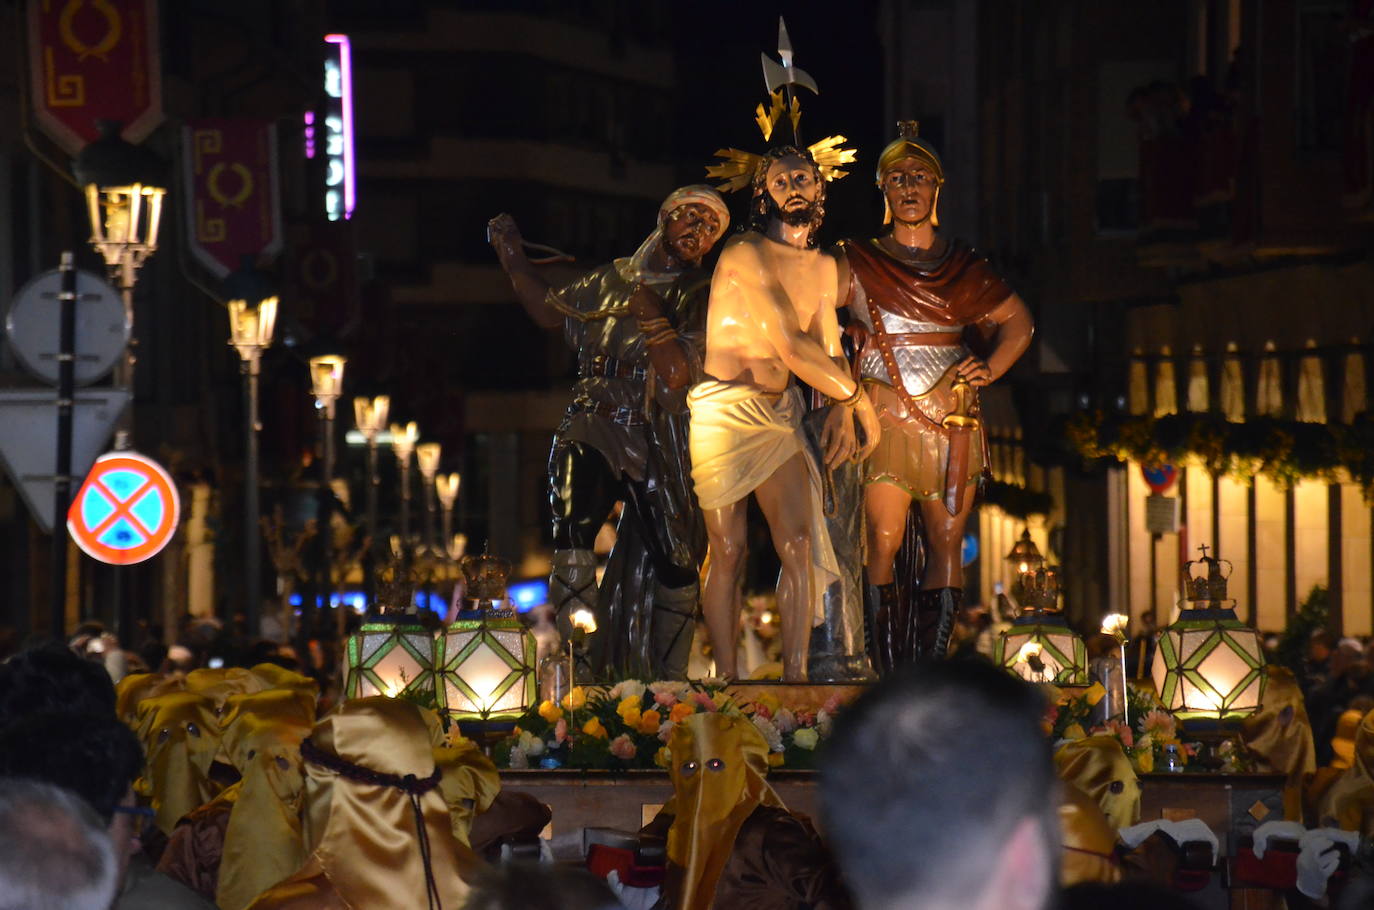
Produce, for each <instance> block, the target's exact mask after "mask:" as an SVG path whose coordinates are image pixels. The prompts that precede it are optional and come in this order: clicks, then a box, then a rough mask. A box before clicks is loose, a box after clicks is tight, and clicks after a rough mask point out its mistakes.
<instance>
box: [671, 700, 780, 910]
mask: <svg viewBox="0 0 1374 910" xmlns="http://www.w3.org/2000/svg"><path fill="white" fill-rule="evenodd" d="M668 751H669V754H670V764H669V766H668V773H669V776H670V777H671V778H672V781H673V806H674V816H673V824H672V827H671V828H669V829H668V860H669V862H670V863H671V864H672V867H673V868H672V869H671V872H670V874H672V875H674V876H675V877H676V876H680V880H681V886H680V888H677V889H673V890H675V891H676V893H678V894H680V895H681V902H680V904H679V910H707V908H709V907H711V906H712V902H713V900H714V897H715V892H716V883H717V881H718V880H719V879H720V874H721V870H722V869H724V868H725V863H726V861H727V860H728V859H729V858H730V852H731V850H732V849H733V848H734V845H735V835H736V834H737V833H738V832H739V829H740V826H741V825H743V824H744V821H745V819H747V818H748V817H749V816H750V814H752V813H753V812H754V810H755V809H757V808H758V807H759V806H774V807H777V808H780V809H781V808H785V807H784V806H783V804H782V800H780V799H778V796H777V794H776V793H774V792H773V788H772V787H770V786H768V781H767V780H766V779H765V776H766V775H767V773H768V743H767V742H765V741H764V738H763V734H761V733H759V731H758V730H757V729H756V728H755V727H754V725H753V724H752V723H751V722H750V721H749V720H748V719H746V718H744V717H736V716H731V715H726V714H715V713H706V714H693V715H691V716H690V717H688V718H687V719H686V720H684V721H683V722H682V723H680V724H678V725H677V726H676V727H674V728H673V732H672V734H671V735H670V736H669V738H668Z"/></svg>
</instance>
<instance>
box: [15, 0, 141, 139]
mask: <svg viewBox="0 0 1374 910" xmlns="http://www.w3.org/2000/svg"><path fill="white" fill-rule="evenodd" d="M28 22H29V90H30V94H31V96H32V98H33V113H34V119H35V121H36V124H37V126H38V127H39V129H41V130H42V131H43V132H44V133H46V134H47V135H48V136H49V137H51V138H52V140H53V141H54V142H56V143H57V144H58V145H60V146H61V147H62V148H63V149H64V150H65V151H66V152H67V153H68V154H70V155H73V156H75V155H76V153H77V152H79V151H81V148H82V146H84V145H86V143H88V142H90V141H92V140H94V139H97V138H99V135H100V134H99V132H98V131H97V130H96V128H95V121H96V120H118V121H120V122H121V123H123V124H124V131H123V136H124V138H125V139H127V140H128V141H130V142H135V143H136V142H141V141H142V140H144V139H146V138H147V137H148V134H149V133H151V132H152V131H153V130H154V129H155V128H156V127H157V125H158V124H159V123H161V122H162V61H161V58H160V56H159V52H158V33H157V0H29V5H28Z"/></svg>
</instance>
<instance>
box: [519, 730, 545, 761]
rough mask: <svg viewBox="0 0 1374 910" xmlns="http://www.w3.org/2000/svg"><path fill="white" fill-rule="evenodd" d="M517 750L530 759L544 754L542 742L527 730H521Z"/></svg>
mask: <svg viewBox="0 0 1374 910" xmlns="http://www.w3.org/2000/svg"><path fill="white" fill-rule="evenodd" d="M517 748H519V749H520V751H521V752H523V753H525V755H527V756H529V757H530V758H538V757H539V756H541V755H543V754H544V741H543V740H542V739H540V738H539V737H537V736H535V735H534V734H533V733H531V732H530V731H528V730H521V731H520V744H519V746H518V747H517Z"/></svg>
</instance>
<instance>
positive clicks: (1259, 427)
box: [1063, 411, 1374, 498]
mask: <svg viewBox="0 0 1374 910" xmlns="http://www.w3.org/2000/svg"><path fill="white" fill-rule="evenodd" d="M1063 438H1064V441H1065V442H1066V443H1067V444H1068V446H1069V448H1070V449H1072V450H1073V451H1075V452H1076V453H1078V455H1079V456H1080V457H1081V458H1082V459H1083V460H1084V461H1085V462H1088V463H1092V462H1095V461H1097V460H1099V459H1103V458H1111V459H1115V460H1117V461H1127V460H1132V461H1138V462H1141V463H1143V464H1161V463H1177V462H1179V461H1182V460H1183V459H1185V458H1193V459H1196V460H1198V461H1200V462H1201V463H1202V464H1203V465H1204V466H1205V467H1206V469H1207V470H1208V471H1209V472H1210V473H1212V474H1214V475H1221V474H1229V475H1230V476H1232V477H1233V478H1235V479H1236V480H1239V481H1241V482H1244V483H1249V482H1251V481H1252V480H1253V479H1254V477H1255V475H1256V474H1262V475H1264V476H1265V477H1268V478H1269V479H1270V480H1272V481H1273V482H1274V483H1276V484H1279V485H1280V486H1284V487H1287V486H1291V485H1292V484H1293V483H1294V481H1296V480H1298V479H1300V478H1313V479H1316V480H1322V481H1325V482H1328V483H1330V482H1335V481H1337V480H1340V479H1343V475H1349V478H1350V480H1351V481H1353V482H1354V483H1357V484H1359V485H1360V486H1361V487H1362V488H1363V489H1364V491H1365V496H1366V498H1374V422H1371V420H1370V419H1369V418H1367V417H1365V416H1363V415H1361V417H1360V418H1359V419H1357V420H1356V421H1355V422H1354V423H1352V424H1349V425H1346V424H1339V423H1303V422H1300V421H1295V420H1276V419H1274V418H1271V417H1258V418H1254V419H1252V420H1247V421H1245V422H1244V423H1231V422H1230V421H1227V420H1225V419H1224V418H1222V417H1220V416H1218V415H1215V414H1173V415H1170V416H1168V417H1159V418H1155V417H1131V416H1126V415H1121V414H1103V413H1102V412H1101V411H1083V412H1080V413H1078V414H1075V415H1073V416H1072V417H1070V418H1069V419H1068V420H1067V421H1066V422H1065V424H1064V429H1063Z"/></svg>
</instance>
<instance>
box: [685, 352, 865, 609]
mask: <svg viewBox="0 0 1374 910" xmlns="http://www.w3.org/2000/svg"><path fill="white" fill-rule="evenodd" d="M774 399H776V400H774ZM687 407H688V408H689V409H690V410H691V412H692V422H691V435H690V437H689V440H688V445H689V448H690V450H691V453H692V482H693V483H694V484H695V486H696V494H697V501H698V502H699V503H700V504H701V508H702V509H720V508H724V507H725V506H728V505H730V504H732V503H736V502H739V501H740V500H741V499H744V498H745V497H746V496H748V495H749V494H750V493H752V492H754V490H756V489H758V487H759V485H760V484H762V483H763V482H764V481H765V480H767V479H768V478H769V477H772V476H773V474H774V472H776V471H777V470H778V468H780V467H782V466H783V465H784V464H786V463H787V460H788V459H789V458H791V457H792V456H794V455H796V454H798V453H800V454H801V455H802V456H803V457H804V458H805V459H806V467H807V473H808V474H809V475H810V480H811V482H810V483H809V484H807V487H808V490H807V493H806V496H807V499H808V501H809V506H810V510H811V520H810V522H809V525H810V528H811V595H812V597H811V599H812V604H811V617H812V623H811V624H812V625H813V626H819V625H821V624H822V623H823V622H824V621H825V603H824V596H825V591H826V589H827V588H828V587H830V585H831V584H833V583H834V582H836V581H839V578H840V566H839V563H838V562H837V561H836V559H835V550H834V548H833V547H832V546H831V543H830V532H829V531H828V530H827V528H826V523H825V510H824V506H823V505H822V502H821V473H820V466H819V465H817V464H816V461H815V459H814V458H813V457H812V455H811V452H810V450H809V449H808V447H807V445H806V441H805V438H804V437H803V435H802V429H801V421H802V413H803V411H804V407H803V405H802V397H801V392H800V390H798V389H797V388H796V387H795V386H792V387H790V388H788V389H787V390H786V391H785V392H783V393H782V394H781V396H777V395H773V394H769V393H767V392H764V391H762V390H760V389H757V388H754V387H753V386H749V385H743V384H740V383H732V382H720V381H718V380H714V379H712V380H708V381H706V382H703V383H700V384H698V385H696V386H693V387H692V391H691V392H690V393H688V395H687Z"/></svg>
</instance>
